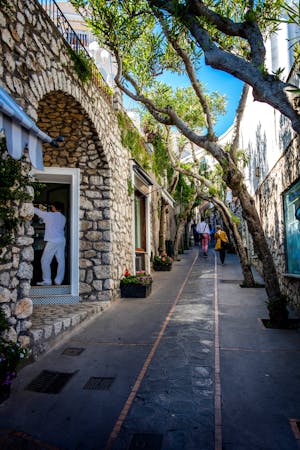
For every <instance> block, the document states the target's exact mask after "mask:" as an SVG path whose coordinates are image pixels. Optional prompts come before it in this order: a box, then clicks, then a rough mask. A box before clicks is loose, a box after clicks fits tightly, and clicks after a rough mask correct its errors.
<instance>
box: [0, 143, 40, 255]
mask: <svg viewBox="0 0 300 450" xmlns="http://www.w3.org/2000/svg"><path fill="white" fill-rule="evenodd" d="M24 162H25V157H22V158H21V159H20V160H19V161H17V160H15V159H13V158H12V157H11V156H9V154H8V153H7V149H6V142H5V139H1V140H0V249H2V248H3V247H5V246H7V245H8V244H10V243H11V242H12V241H13V236H14V231H15V229H16V227H17V226H18V225H19V224H21V223H22V220H21V219H20V218H19V217H18V216H17V215H16V205H17V203H18V202H23V201H25V200H32V197H31V195H30V194H29V192H28V186H33V187H34V188H37V187H39V186H40V185H39V184H38V183H35V182H34V179H33V177H32V176H30V175H28V174H24V170H23V165H24Z"/></svg>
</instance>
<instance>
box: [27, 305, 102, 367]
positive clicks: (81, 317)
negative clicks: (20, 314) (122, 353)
mask: <svg viewBox="0 0 300 450" xmlns="http://www.w3.org/2000/svg"><path fill="white" fill-rule="evenodd" d="M110 305H111V302H105V301H101V302H81V303H77V304H72V305H55V304H52V305H34V307H33V314H32V316H31V322H32V327H31V330H30V334H31V339H32V356H33V358H34V359H37V358H38V356H39V355H41V354H42V353H45V352H47V351H49V350H50V349H51V348H53V347H54V346H55V345H56V344H57V343H58V342H59V343H61V342H62V340H63V339H65V338H67V337H69V336H70V334H71V333H73V331H74V330H75V329H76V328H77V327H79V325H80V324H83V323H84V322H85V323H87V322H88V321H89V320H92V319H93V318H95V317H96V316H98V315H99V314H102V313H103V311H105V310H106V309H107V308H108V307H109V306H110Z"/></svg>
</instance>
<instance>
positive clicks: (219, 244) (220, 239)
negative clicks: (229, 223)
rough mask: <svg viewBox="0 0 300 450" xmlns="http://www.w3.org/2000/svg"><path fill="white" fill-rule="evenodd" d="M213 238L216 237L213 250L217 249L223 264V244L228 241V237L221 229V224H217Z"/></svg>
mask: <svg viewBox="0 0 300 450" xmlns="http://www.w3.org/2000/svg"><path fill="white" fill-rule="evenodd" d="M215 239H216V245H215V250H217V251H219V253H220V260H221V263H222V264H224V261H225V248H224V245H223V244H224V243H227V242H228V237H227V234H226V232H225V231H224V230H222V227H221V225H217V231H216V232H215Z"/></svg>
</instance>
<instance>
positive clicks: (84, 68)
mask: <svg viewBox="0 0 300 450" xmlns="http://www.w3.org/2000/svg"><path fill="white" fill-rule="evenodd" d="M68 50H69V55H70V56H71V58H72V60H73V63H74V70H75V72H76V73H77V75H78V77H79V79H80V80H81V81H82V82H83V83H86V82H87V81H90V80H91V79H92V76H93V73H92V61H91V59H90V58H89V56H88V55H87V54H86V53H85V52H84V51H83V50H79V52H78V53H76V52H75V51H74V50H73V49H72V48H71V47H70V48H68Z"/></svg>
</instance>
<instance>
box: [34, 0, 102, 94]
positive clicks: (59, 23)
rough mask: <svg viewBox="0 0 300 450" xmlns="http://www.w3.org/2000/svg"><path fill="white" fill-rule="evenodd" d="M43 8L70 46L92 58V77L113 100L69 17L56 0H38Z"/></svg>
mask: <svg viewBox="0 0 300 450" xmlns="http://www.w3.org/2000/svg"><path fill="white" fill-rule="evenodd" d="M38 2H39V3H40V5H41V7H42V8H43V10H44V11H45V12H46V13H47V15H48V16H49V17H50V19H51V20H52V22H53V23H54V25H55V26H56V28H57V29H58V31H59V32H60V34H61V35H62V37H63V38H64V39H65V41H66V42H67V43H68V44H69V46H70V47H71V48H72V49H73V50H74V51H75V52H76V53H77V54H79V53H83V54H84V55H86V56H87V58H89V60H90V67H91V71H92V79H93V81H94V83H96V84H97V86H98V87H99V88H100V89H101V90H102V92H103V93H104V94H105V96H106V98H107V99H109V101H110V102H111V96H110V95H109V94H108V88H109V87H108V85H107V83H106V82H105V81H104V79H103V77H102V74H101V72H99V69H98V68H97V66H96V65H95V63H94V60H93V58H91V56H90V54H89V52H88V51H87V49H86V47H85V45H84V43H83V42H82V40H81V39H80V37H79V36H78V34H77V33H76V31H75V30H74V28H73V27H72V26H71V24H70V23H69V22H68V20H67V18H66V17H65V15H64V13H63V12H62V10H61V9H60V7H59V5H58V4H57V3H56V1H55V0H38Z"/></svg>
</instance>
